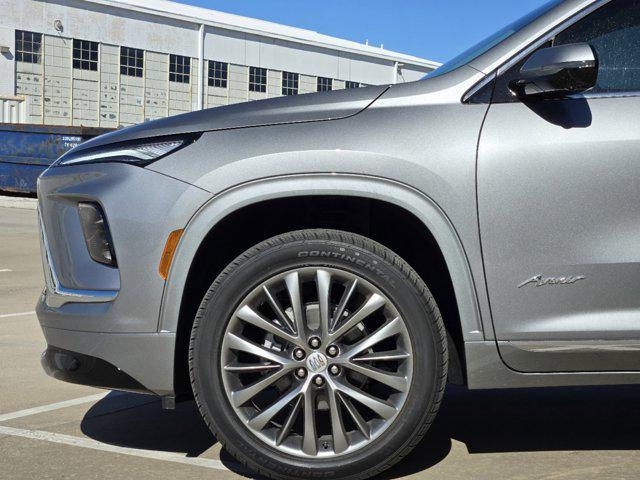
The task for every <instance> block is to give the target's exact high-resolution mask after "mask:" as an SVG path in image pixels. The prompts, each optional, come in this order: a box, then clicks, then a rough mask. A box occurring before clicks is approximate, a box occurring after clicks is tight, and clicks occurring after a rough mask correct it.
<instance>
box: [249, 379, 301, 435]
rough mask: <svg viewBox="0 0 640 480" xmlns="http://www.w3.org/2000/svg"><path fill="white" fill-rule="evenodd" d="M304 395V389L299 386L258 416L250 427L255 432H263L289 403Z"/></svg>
mask: <svg viewBox="0 0 640 480" xmlns="http://www.w3.org/2000/svg"><path fill="white" fill-rule="evenodd" d="M301 393H302V387H301V386H299V387H297V388H294V389H293V390H291V391H289V393H287V394H286V395H284V396H283V397H282V398H280V399H279V400H277V401H276V402H275V403H273V404H272V405H271V406H270V407H268V408H266V409H265V410H262V411H261V412H260V413H258V415H256V416H255V417H253V418H252V419H251V420H249V422H248V425H249V426H250V427H251V428H253V429H255V430H258V431H260V430H262V429H263V428H264V427H265V425H267V423H269V422H270V421H271V419H272V418H273V417H275V416H276V415H277V414H278V413H279V412H280V411H281V410H282V409H283V408H284V407H286V406H287V405H288V404H289V402H291V401H292V400H293V399H294V398H296V397H297V396H298V395H300V394H301Z"/></svg>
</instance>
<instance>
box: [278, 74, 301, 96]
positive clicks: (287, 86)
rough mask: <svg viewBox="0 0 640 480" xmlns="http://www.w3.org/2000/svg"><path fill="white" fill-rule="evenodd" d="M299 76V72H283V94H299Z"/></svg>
mask: <svg viewBox="0 0 640 480" xmlns="http://www.w3.org/2000/svg"><path fill="white" fill-rule="evenodd" d="M299 78H300V76H299V75H298V74H297V73H290V72H282V95H297V94H298V81H299Z"/></svg>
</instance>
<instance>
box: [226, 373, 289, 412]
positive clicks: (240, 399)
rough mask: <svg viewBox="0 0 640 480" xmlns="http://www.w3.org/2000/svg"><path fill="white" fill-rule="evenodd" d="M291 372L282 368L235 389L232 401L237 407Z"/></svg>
mask: <svg viewBox="0 0 640 480" xmlns="http://www.w3.org/2000/svg"><path fill="white" fill-rule="evenodd" d="M287 373H289V372H288V371H287V370H285V369H282V370H280V371H278V372H275V373H272V374H270V375H268V376H267V377H264V378H262V379H260V380H258V381H256V382H254V383H252V384H251V385H249V386H247V387H244V388H242V389H240V390H234V391H233V392H231V401H232V402H233V404H234V405H235V406H236V407H240V406H242V405H244V404H245V403H247V402H248V401H249V400H251V399H252V398H253V397H255V396H256V395H257V394H259V393H260V392H261V391H263V390H264V389H265V388H267V387H268V386H269V385H272V384H273V383H274V382H275V381H277V380H279V379H281V378H282V377H283V376H284V375H286V374H287Z"/></svg>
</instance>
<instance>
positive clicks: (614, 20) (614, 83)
mask: <svg viewBox="0 0 640 480" xmlns="http://www.w3.org/2000/svg"><path fill="white" fill-rule="evenodd" d="M571 43H588V44H589V45H591V46H592V47H593V49H594V51H595V52H596V58H597V59H598V65H599V69H598V83H597V85H596V87H595V88H594V89H593V90H591V91H590V93H605V94H606V93H621V92H640V0H613V1H611V2H610V3H608V4H606V5H605V6H603V7H602V8H600V9H598V10H597V11H595V12H593V13H592V14H590V15H588V16H587V17H585V18H583V19H582V20H580V21H578V22H577V23H575V24H573V25H571V26H570V27H568V28H567V29H566V30H564V31H562V32H561V33H559V34H558V35H556V37H555V38H553V39H551V40H550V41H549V42H546V43H545V44H544V45H542V46H541V47H540V48H547V47H550V46H557V45H567V44H571ZM526 60H527V58H524V59H523V60H522V61H520V62H518V63H517V64H516V65H514V66H513V67H512V68H511V69H510V70H509V71H507V72H505V73H504V74H502V75H501V76H500V77H499V78H498V79H497V81H496V85H495V90H494V96H493V102H494V103H506V102H516V101H519V100H518V99H517V98H516V97H515V95H514V94H513V93H512V92H511V90H510V89H509V84H510V83H511V82H512V81H513V80H515V79H517V78H518V76H519V72H520V68H522V65H524V63H525V62H526Z"/></svg>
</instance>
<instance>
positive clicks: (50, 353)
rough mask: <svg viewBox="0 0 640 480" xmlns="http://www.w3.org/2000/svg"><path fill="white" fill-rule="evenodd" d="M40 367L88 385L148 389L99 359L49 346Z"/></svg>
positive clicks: (144, 391) (51, 374)
mask: <svg viewBox="0 0 640 480" xmlns="http://www.w3.org/2000/svg"><path fill="white" fill-rule="evenodd" d="M40 363H41V364H42V368H43V369H44V371H45V372H46V373H47V375H49V376H50V377H53V378H56V379H58V380H62V381H64V382H69V383H78V384H80V385H89V386H91V387H98V388H108V389H109V390H124V391H128V392H140V393H147V392H148V390H147V389H146V388H145V387H144V386H142V385H141V384H140V383H138V382H137V381H136V380H134V379H133V378H132V377H131V376H129V375H127V374H126V373H124V372H123V371H122V370H120V369H119V368H118V367H116V366H114V365H112V364H110V363H109V362H105V361H104V360H103V359H101V358H96V357H92V356H90V355H84V354H82V353H78V352H70V351H68V350H63V349H61V348H58V347H53V346H51V345H49V346H47V349H46V350H45V351H44V352H43V353H42V358H41V359H40Z"/></svg>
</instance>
